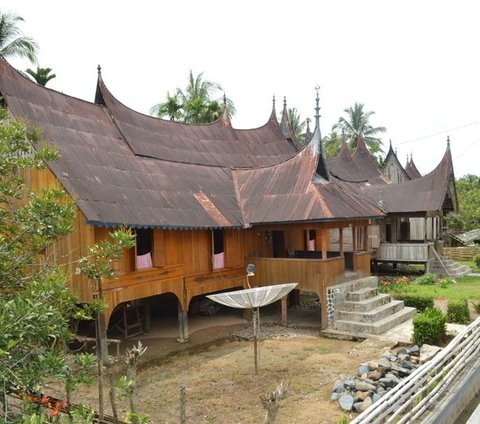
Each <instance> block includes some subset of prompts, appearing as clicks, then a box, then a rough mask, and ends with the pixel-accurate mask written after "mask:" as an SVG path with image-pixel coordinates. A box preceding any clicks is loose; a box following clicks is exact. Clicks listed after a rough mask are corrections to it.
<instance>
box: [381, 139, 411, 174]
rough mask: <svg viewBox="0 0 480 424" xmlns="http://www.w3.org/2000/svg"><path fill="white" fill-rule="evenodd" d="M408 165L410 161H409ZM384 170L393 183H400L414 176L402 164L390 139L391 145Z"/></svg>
mask: <svg viewBox="0 0 480 424" xmlns="http://www.w3.org/2000/svg"><path fill="white" fill-rule="evenodd" d="M407 166H408V163H407ZM382 170H383V173H384V175H385V176H386V177H387V178H389V180H390V181H391V182H392V183H398V182H400V181H406V180H411V179H412V178H411V177H410V175H409V174H408V172H407V171H406V169H405V168H404V167H403V166H402V164H401V163H400V161H399V160H398V156H397V154H396V153H395V151H394V150H393V147H392V141H391V140H390V146H389V148H388V152H387V156H385V160H384V162H383V166H382Z"/></svg>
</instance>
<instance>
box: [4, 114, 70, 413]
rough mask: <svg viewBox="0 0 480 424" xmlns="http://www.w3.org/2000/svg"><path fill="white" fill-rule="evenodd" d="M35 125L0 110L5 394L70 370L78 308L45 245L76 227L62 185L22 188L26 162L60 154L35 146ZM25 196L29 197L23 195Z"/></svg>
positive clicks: (36, 164) (33, 164)
mask: <svg viewBox="0 0 480 424" xmlns="http://www.w3.org/2000/svg"><path fill="white" fill-rule="evenodd" d="M37 141H38V135H37V134H36V132H35V131H32V130H30V129H28V128H27V127H26V126H25V125H23V124H22V123H20V122H17V121H13V120H10V119H9V118H8V115H7V112H6V111H5V110H3V109H2V110H0V375H2V377H3V387H2V388H1V389H0V390H1V391H2V394H3V404H4V407H6V401H5V394H6V393H7V392H9V391H15V390H17V389H18V388H22V389H23V390H31V391H35V392H37V391H39V389H40V387H41V385H42V382H44V381H45V380H46V379H47V377H51V376H59V375H60V374H62V373H63V372H64V370H65V360H64V355H63V352H64V343H65V342H67V341H68V340H69V339H70V337H71V334H70V331H69V325H68V320H69V318H70V317H72V316H73V315H74V314H75V313H76V307H75V299H74V298H73V297H72V296H71V295H70V294H69V293H68V290H67V288H66V284H65V277H64V275H63V274H62V273H61V271H60V270H59V269H58V267H56V266H53V265H50V264H49V263H48V260H47V259H48V258H47V255H46V253H45V252H46V249H47V248H48V247H49V246H51V245H52V244H53V243H54V242H55V240H56V239H57V238H58V237H61V236H62V235H65V234H68V233H69V232H71V231H72V228H73V227H72V223H73V218H74V215H75V207H74V204H73V203H72V202H70V201H69V200H68V199H67V198H66V197H65V193H63V192H61V191H59V190H52V189H49V190H43V191H42V192H41V193H25V185H24V181H23V180H22V178H21V177H20V176H19V175H20V172H21V170H22V169H25V168H42V167H44V166H45V162H46V161H47V160H53V159H55V158H56V157H57V154H56V153H55V152H54V151H53V150H52V149H49V148H47V147H44V148H39V149H37V150H35V149H34V143H35V142H37ZM25 195H26V198H25V201H21V199H22V198H23V197H24V196H25Z"/></svg>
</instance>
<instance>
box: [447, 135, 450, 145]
mask: <svg viewBox="0 0 480 424" xmlns="http://www.w3.org/2000/svg"><path fill="white" fill-rule="evenodd" d="M447 147H450V136H449V135H447Z"/></svg>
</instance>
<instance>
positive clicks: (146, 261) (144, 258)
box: [137, 252, 153, 269]
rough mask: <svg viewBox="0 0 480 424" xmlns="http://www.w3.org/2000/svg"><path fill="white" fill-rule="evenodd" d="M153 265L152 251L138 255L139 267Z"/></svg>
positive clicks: (143, 267) (144, 267) (150, 266)
mask: <svg viewBox="0 0 480 424" xmlns="http://www.w3.org/2000/svg"><path fill="white" fill-rule="evenodd" d="M152 267H153V264H152V255H151V254H150V252H148V253H145V255H138V256H137V269H146V268H152Z"/></svg>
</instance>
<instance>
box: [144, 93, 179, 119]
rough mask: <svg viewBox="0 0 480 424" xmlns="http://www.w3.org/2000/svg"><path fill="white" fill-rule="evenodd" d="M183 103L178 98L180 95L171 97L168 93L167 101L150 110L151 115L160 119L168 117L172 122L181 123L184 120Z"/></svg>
mask: <svg viewBox="0 0 480 424" xmlns="http://www.w3.org/2000/svg"><path fill="white" fill-rule="evenodd" d="M182 106H183V105H182V103H181V102H180V99H179V98H178V94H174V95H173V96H172V95H170V92H168V91H167V100H166V101H165V102H163V103H158V104H157V105H155V106H153V107H152V108H151V109H150V113H151V114H152V115H155V116H157V117H159V118H162V117H163V116H168V118H169V119H170V121H179V120H180V119H182V118H183V110H182Z"/></svg>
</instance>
